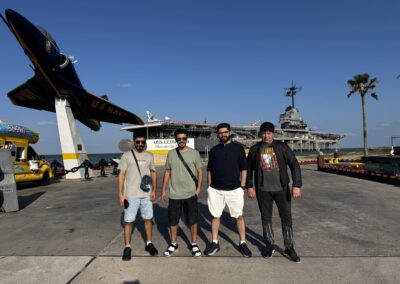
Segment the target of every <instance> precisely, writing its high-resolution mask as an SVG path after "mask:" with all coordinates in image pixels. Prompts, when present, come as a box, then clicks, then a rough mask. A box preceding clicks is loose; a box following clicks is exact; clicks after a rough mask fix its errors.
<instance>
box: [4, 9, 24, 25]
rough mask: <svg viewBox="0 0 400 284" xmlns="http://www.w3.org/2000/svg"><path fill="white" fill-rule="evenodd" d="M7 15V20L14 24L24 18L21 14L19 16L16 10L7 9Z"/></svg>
mask: <svg viewBox="0 0 400 284" xmlns="http://www.w3.org/2000/svg"><path fill="white" fill-rule="evenodd" d="M5 14H6V18H7V20H8V22H12V23H14V22H16V21H18V18H19V17H22V16H21V15H20V14H18V13H17V12H15V11H14V10H11V9H6V11H5Z"/></svg>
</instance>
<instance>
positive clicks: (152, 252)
mask: <svg viewBox="0 0 400 284" xmlns="http://www.w3.org/2000/svg"><path fill="white" fill-rule="evenodd" d="M144 249H145V250H146V251H147V252H148V253H149V254H150V255H151V256H155V255H157V254H158V250H157V249H156V247H155V246H154V245H153V243H149V244H148V245H146V247H145V248H144Z"/></svg>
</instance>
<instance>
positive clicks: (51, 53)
mask: <svg viewBox="0 0 400 284" xmlns="http://www.w3.org/2000/svg"><path fill="white" fill-rule="evenodd" d="M0 16H1V18H2V19H3V21H4V22H5V24H6V25H7V27H8V28H9V29H10V31H11V32H12V33H13V34H14V36H15V37H16V39H17V40H18V42H19V44H20V45H21V47H22V49H23V50H24V52H25V54H26V55H27V56H28V57H29V59H30V60H31V61H32V63H33V65H34V71H35V75H34V76H33V77H32V78H31V79H29V80H28V81H26V82H25V83H24V84H22V85H21V86H19V87H17V88H16V89H14V90H12V91H10V92H9V93H8V94H7V95H8V97H9V98H10V100H11V102H12V103H13V104H15V105H18V106H23V107H27V108H33V109H38V110H47V111H51V112H55V99H65V100H67V101H68V102H69V105H70V106H71V110H72V113H73V115H74V117H75V118H76V119H77V120H79V121H80V122H82V123H83V124H84V125H86V126H87V127H89V128H90V129H92V130H94V131H98V130H99V129H100V127H101V125H100V121H105V122H110V123H116V124H121V123H132V124H139V125H143V124H144V122H143V120H142V119H141V118H140V117H138V116H137V115H135V114H133V113H131V112H129V111H127V110H125V109H123V108H121V107H119V106H116V105H114V104H112V103H110V102H109V101H108V98H107V96H103V97H98V96H95V95H93V94H90V93H89V92H87V91H86V90H85V89H84V88H83V86H82V83H81V81H80V80H79V77H78V75H77V73H76V71H75V68H74V66H73V63H74V58H73V57H72V56H66V55H64V54H63V53H61V51H60V48H59V47H58V46H57V43H56V42H55V41H54V39H53V38H52V37H51V36H50V34H49V33H48V32H47V31H46V30H44V29H43V28H41V27H38V26H35V25H33V24H32V23H31V22H30V21H28V20H27V19H26V18H24V17H23V16H22V15H20V14H18V13H17V12H15V11H13V10H11V9H6V11H5V16H6V18H4V17H3V15H0Z"/></svg>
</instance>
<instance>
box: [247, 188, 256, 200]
mask: <svg viewBox="0 0 400 284" xmlns="http://www.w3.org/2000/svg"><path fill="white" fill-rule="evenodd" d="M247 197H248V198H254V197H256V191H255V190H254V187H250V188H248V189H247Z"/></svg>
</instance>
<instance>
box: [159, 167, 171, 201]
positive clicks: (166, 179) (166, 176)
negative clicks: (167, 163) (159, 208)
mask: <svg viewBox="0 0 400 284" xmlns="http://www.w3.org/2000/svg"><path fill="white" fill-rule="evenodd" d="M170 176H171V170H165V173H164V180H163V185H162V188H161V200H162V201H167V185H168V182H169V178H170Z"/></svg>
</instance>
